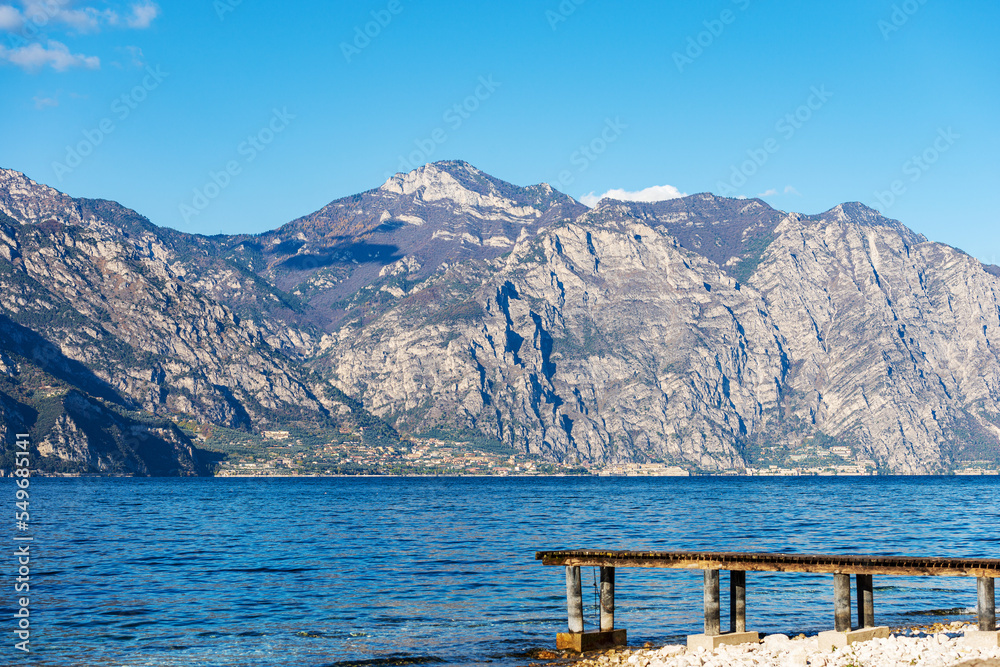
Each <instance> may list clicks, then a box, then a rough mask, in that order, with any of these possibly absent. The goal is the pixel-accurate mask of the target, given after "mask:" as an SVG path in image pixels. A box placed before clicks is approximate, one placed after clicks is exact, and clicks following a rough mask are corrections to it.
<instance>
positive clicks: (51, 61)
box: [0, 39, 101, 72]
mask: <svg viewBox="0 0 1000 667" xmlns="http://www.w3.org/2000/svg"><path fill="white" fill-rule="evenodd" d="M0 61H7V62H9V63H11V64H13V65H17V66H18V67H20V68H22V69H25V70H28V71H29V72H34V71H38V70H40V69H42V68H43V67H46V66H49V67H51V68H52V69H54V70H56V71H57V72H63V71H65V70H68V69H70V68H73V67H84V68H86V69H98V68H100V66H101V59H100V58H98V57H97V56H85V55H83V54H81V53H70V50H69V48H68V47H67V46H66V45H65V44H63V43H62V42H57V41H55V40H51V39H50V40H49V41H48V42H46V43H45V44H44V45H42V44H39V43H35V44H29V45H27V46H22V47H20V48H17V49H8V48H7V47H6V46H3V45H0Z"/></svg>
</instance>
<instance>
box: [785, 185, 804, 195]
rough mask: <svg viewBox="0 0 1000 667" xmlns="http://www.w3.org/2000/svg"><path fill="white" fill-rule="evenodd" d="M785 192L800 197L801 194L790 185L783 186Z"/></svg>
mask: <svg viewBox="0 0 1000 667" xmlns="http://www.w3.org/2000/svg"><path fill="white" fill-rule="evenodd" d="M785 194H786V195H795V196H797V197H801V196H802V193H801V192H799V191H798V190H796V189H795V188H793V187H792V186H791V185H786V186H785Z"/></svg>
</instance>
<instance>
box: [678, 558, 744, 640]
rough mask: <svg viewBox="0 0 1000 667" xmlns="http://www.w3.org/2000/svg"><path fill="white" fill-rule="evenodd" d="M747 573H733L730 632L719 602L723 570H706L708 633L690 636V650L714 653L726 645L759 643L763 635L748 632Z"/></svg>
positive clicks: (730, 585)
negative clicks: (721, 615) (725, 629)
mask: <svg viewBox="0 0 1000 667" xmlns="http://www.w3.org/2000/svg"><path fill="white" fill-rule="evenodd" d="M746 576H747V573H746V572H743V571H742V570H730V571H729V628H730V630H729V632H722V628H721V625H722V622H721V619H720V611H721V609H720V608H721V605H720V603H719V571H718V570H705V632H704V634H700V635H688V638H687V645H688V648H689V649H697V648H703V649H705V650H707V651H714V650H715V649H717V648H719V647H720V646H722V645H723V644H747V643H753V644H756V643H757V642H759V641H760V635H759V634H758V633H756V632H747V631H746V625H747V621H746V618H747V617H746V600H747V597H746V595H747V594H746V588H747V579H746Z"/></svg>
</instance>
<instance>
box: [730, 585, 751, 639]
mask: <svg viewBox="0 0 1000 667" xmlns="http://www.w3.org/2000/svg"><path fill="white" fill-rule="evenodd" d="M746 630H747V573H746V572H744V571H743V570H730V571H729V631H730V632H746Z"/></svg>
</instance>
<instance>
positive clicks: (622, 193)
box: [580, 185, 687, 208]
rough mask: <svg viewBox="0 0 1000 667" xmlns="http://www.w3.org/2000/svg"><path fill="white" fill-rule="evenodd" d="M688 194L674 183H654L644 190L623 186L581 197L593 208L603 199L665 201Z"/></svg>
mask: <svg viewBox="0 0 1000 667" xmlns="http://www.w3.org/2000/svg"><path fill="white" fill-rule="evenodd" d="M686 196H687V194H686V193H684V192H681V191H680V190H678V189H677V188H675V187H674V186H672V185H654V186H652V187H648V188H646V189H644V190H637V191H635V192H629V191H628V190H623V189H621V188H615V189H612V190H608V191H607V192H605V193H604V194H603V195H600V196H597V195H595V194H594V193H593V192H591V193H590V194H586V195H584V196H582V197H580V202H581V203H582V204H584V205H586V206H589V207H591V208H593V207H594V206H595V205H596V204H597V202H599V201H601V200H602V199H605V198H607V199H620V200H622V201H663V200H665V199H677V198H678V197H686Z"/></svg>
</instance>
